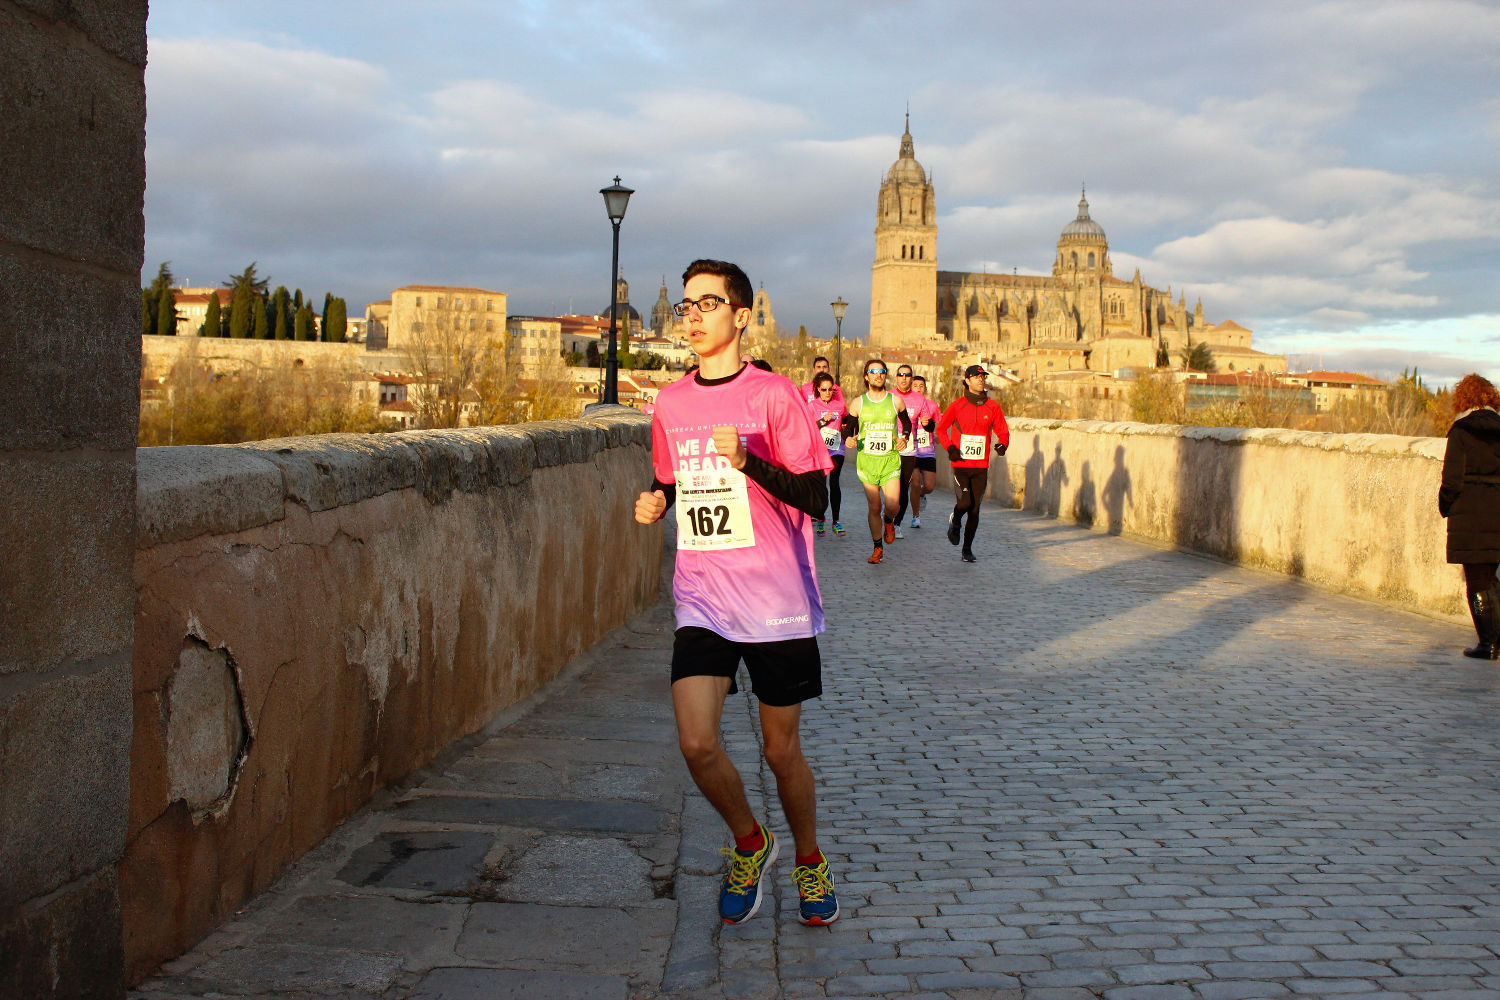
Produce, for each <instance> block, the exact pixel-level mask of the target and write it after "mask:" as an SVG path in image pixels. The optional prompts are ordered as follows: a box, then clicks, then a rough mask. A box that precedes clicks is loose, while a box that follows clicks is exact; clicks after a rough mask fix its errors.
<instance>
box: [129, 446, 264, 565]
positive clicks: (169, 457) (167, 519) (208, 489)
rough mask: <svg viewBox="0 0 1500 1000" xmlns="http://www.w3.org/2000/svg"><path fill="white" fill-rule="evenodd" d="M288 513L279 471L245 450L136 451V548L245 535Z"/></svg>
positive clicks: (262, 458) (159, 449) (164, 449)
mask: <svg viewBox="0 0 1500 1000" xmlns="http://www.w3.org/2000/svg"><path fill="white" fill-rule="evenodd" d="M285 511H286V501H285V488H284V486H283V485H282V478H281V470H280V469H279V468H277V466H276V463H274V462H271V461H269V460H267V459H266V458H265V457H264V456H263V455H259V454H256V453H254V452H250V451H247V450H246V449H243V448H221V447H218V446H196V445H182V446H178V447H176V448H142V449H141V450H140V451H138V452H136V525H137V527H138V529H139V537H138V539H137V544H139V545H141V546H143V547H145V546H151V545H159V544H161V543H163V542H177V541H182V540H183V539H187V538H196V537H198V536H199V535H206V534H223V533H226V532H233V531H243V530H244V529H246V528H254V527H259V526H260V525H263V524H270V523H272V522H273V521H279V520H281V518H282V517H283V515H284V514H285Z"/></svg>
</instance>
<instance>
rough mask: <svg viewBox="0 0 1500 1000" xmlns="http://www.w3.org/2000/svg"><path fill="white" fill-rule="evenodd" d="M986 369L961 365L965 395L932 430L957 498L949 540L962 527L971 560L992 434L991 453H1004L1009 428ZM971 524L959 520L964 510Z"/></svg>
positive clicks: (966, 555) (986, 482)
mask: <svg viewBox="0 0 1500 1000" xmlns="http://www.w3.org/2000/svg"><path fill="white" fill-rule="evenodd" d="M988 374H989V373H988V372H986V371H985V370H984V369H983V368H982V367H980V366H979V365H970V366H969V367H968V368H965V369H964V394H963V395H962V396H961V397H959V398H958V399H955V400H954V401H953V403H952V405H951V406H949V407H948V409H947V411H946V412H945V413H944V414H943V417H942V419H941V420H939V421H938V425H937V430H936V431H935V432H934V434H935V436H936V437H937V441H938V444H940V445H942V446H943V447H944V448H946V449H947V450H948V461H949V463H950V464H951V465H952V466H953V493H954V495H955V496H956V497H957V500H958V502H957V503H955V504H954V506H953V513H951V514H949V515H948V541H950V542H952V543H953V544H954V545H957V544H958V532H959V527H960V526H961V525H962V527H963V536H964V547H963V561H964V562H968V563H971V562H974V561H975V560H974V532H975V531H976V530H978V528H979V505H980V504H981V503H983V502H984V491H985V490H986V489H987V488H988V487H989V481H990V435H991V434H993V435H994V436H995V441H996V442H997V444H996V446H995V453H996V454H1000V455H1004V454H1005V449H1006V448H1007V447H1009V446H1010V428H1009V427H1008V426H1006V423H1005V414H1004V413H1003V412H1001V410H1000V404H999V403H997V402H995V401H994V400H993V399H991V398H990V397H989V395H988V392H987V389H986V386H985V384H984V380H985V377H986V376H987V375H988ZM965 514H968V515H969V523H968V524H963V519H964V515H965Z"/></svg>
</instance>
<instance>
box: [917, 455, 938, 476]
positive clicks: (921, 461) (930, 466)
mask: <svg viewBox="0 0 1500 1000" xmlns="http://www.w3.org/2000/svg"><path fill="white" fill-rule="evenodd" d="M917 468H918V469H921V470H922V471H923V472H936V471H937V456H936V455H918V456H917Z"/></svg>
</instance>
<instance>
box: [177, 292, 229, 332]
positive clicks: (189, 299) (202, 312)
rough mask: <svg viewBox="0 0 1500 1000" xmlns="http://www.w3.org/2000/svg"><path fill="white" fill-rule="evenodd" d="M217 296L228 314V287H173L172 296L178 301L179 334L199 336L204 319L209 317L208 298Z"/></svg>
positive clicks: (220, 306)
mask: <svg viewBox="0 0 1500 1000" xmlns="http://www.w3.org/2000/svg"><path fill="white" fill-rule="evenodd" d="M215 296H217V297H218V299H219V308H220V309H221V310H223V311H224V314H225V315H228V313H229V302H230V292H229V289H227V288H174V289H172V297H173V299H174V300H175V301H176V303H177V336H179V337H196V336H198V331H199V330H200V329H201V328H202V326H203V321H204V320H206V319H208V300H209V299H210V298H213V297H215ZM211 335H213V334H211Z"/></svg>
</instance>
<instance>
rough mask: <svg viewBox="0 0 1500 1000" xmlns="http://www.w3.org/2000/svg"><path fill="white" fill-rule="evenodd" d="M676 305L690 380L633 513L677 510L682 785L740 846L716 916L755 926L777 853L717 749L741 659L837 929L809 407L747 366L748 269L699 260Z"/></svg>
mask: <svg viewBox="0 0 1500 1000" xmlns="http://www.w3.org/2000/svg"><path fill="white" fill-rule="evenodd" d="M682 280H683V295H684V298H683V300H682V301H681V302H679V303H677V305H676V306H674V307H673V310H674V311H675V312H676V313H677V315H678V316H681V317H683V319H684V320H685V321H686V323H687V328H688V340H689V342H690V343H691V344H692V347H693V350H694V351H696V352H697V354H698V358H699V362H700V364H699V368H698V371H697V372H696V373H695V374H693V375H691V376H687V377H685V378H682V379H680V380H678V381H676V382H674V383H672V384H671V385H669V386H666V387H665V388H663V389H662V390H661V392H660V393H659V394H658V395H657V397H656V414H655V417H654V419H653V421H652V424H651V463H652V468H653V470H654V472H655V480H654V481H653V482H652V484H651V488H650V489H649V490H647V491H646V492H644V493H642V494H641V495H640V496H639V497H638V498H637V499H636V503H635V519H636V521H637V522H639V523H641V524H653V523H655V522H656V521H659V520H661V518H662V517H663V516H664V515H665V514H666V512H667V508H668V507H669V506H671V505H673V504H674V503H675V504H676V507H677V560H676V563H677V565H676V574H675V576H674V579H673V583H672V596H673V598H674V600H675V603H676V612H677V632H676V636H675V638H674V641H673V646H672V709H673V712H674V714H675V715H676V719H677V741H678V746H679V747H680V748H681V750H682V756H683V759H684V760H685V761H686V762H687V767H688V771H689V773H691V774H692V776H693V781H694V782H695V783H696V784H697V786H698V789H699V791H701V792H702V793H703V797H704V798H706V799H707V800H708V801H709V803H710V804H711V805H712V806H713V807H714V809H715V810H716V811H717V812H718V813H719V815H720V816H721V817H722V818H723V820H724V822H725V824H726V825H727V826H728V827H729V831H730V833H731V834H732V835H733V837H734V848H733V849H732V851H730V864H729V872H728V874H727V875H726V876H725V878H724V883H723V888H722V889H721V890H720V892H719V916H720V918H721V919H722V920H723V921H724V922H725V923H729V924H738V923H743V922H744V921H746V920H749V919H750V918H751V917H753V916H755V914H756V912H757V911H758V910H759V909H760V906H761V903H762V902H763V901H764V900H765V898H766V894H767V887H766V880H767V878H768V876H769V875H770V871H771V866H772V865H774V864H775V862H776V857H777V854H778V852H779V849H780V843H779V841H778V840H777V838H776V836H775V835H774V834H773V833H772V832H771V831H770V830H769V829H767V828H766V826H765V825H764V824H763V823H762V822H761V821H760V820H759V819H757V818H756V815H755V812H754V811H753V810H752V808H751V806H750V800H749V798H748V797H747V796H746V795H745V786H744V782H743V781H742V780H741V778H740V775H739V772H738V770H736V768H735V766H734V762H733V761H732V760H730V758H729V755H728V754H727V753H726V752H725V751H724V747H723V746H722V745H721V744H720V742H719V725H720V722H721V720H722V718H723V714H724V701H725V699H726V698H727V697H728V696H729V695H731V694H733V693H735V691H736V690H737V687H736V685H735V679H734V678H735V674H736V672H737V671H738V669H739V664H740V661H741V660H742V659H743V660H744V662H745V666H746V668H747V669H748V670H749V673H750V683H751V686H752V689H753V690H754V693H755V696H756V698H757V699H758V700H759V701H760V725H761V735H762V740H763V748H764V749H763V752H764V755H765V760H766V764H767V765H768V766H769V767H770V769H771V773H772V774H773V775H775V779H776V791H777V795H778V796H779V798H780V799H781V807H782V811H783V812H784V813H785V814H786V820H787V824H788V825H789V826H790V827H791V830H792V838H793V840H794V841H795V844H796V855H797V857H796V866H795V868H794V870H793V873H792V880H793V881H794V882H795V883H796V885H797V892H798V895H799V906H798V909H799V913H800V915H801V919H802V922H803V923H805V924H815V925H821V924H831V923H833V922H834V921H835V920H837V919H838V917H839V905H838V896H837V895H836V894H835V893H834V889H833V879H832V876H831V875H830V874H829V870H828V858H827V857H826V856H824V854H823V852H822V851H821V850H820V849H819V847H818V831H817V794H816V787H815V783H814V779H813V773H812V769H811V768H810V767H809V766H808V763H807V759H806V757H804V756H803V753H802V737H801V732H800V728H801V720H802V702H804V701H807V700H808V699H810V698H816V697H818V696H819V695H820V694H822V691H823V681H822V658H821V655H820V654H819V652H818V640H817V638H816V637H817V634H818V633H819V632H821V631H823V600H822V594H821V593H820V592H819V589H818V577H817V569H816V564H815V562H814V560H813V526H812V519H813V518H814V517H820V516H822V514H823V510H824V508H825V507H826V506H827V503H828V492H827V486H826V484H825V473H826V472H827V471H828V469H830V468H831V467H832V465H833V463H832V461H831V460H830V459H829V457H828V449H827V448H826V447H825V446H824V443H823V439H822V436H821V435H820V434H819V432H818V430H817V428H816V427H815V426H814V424H813V421H812V418H811V416H810V415H809V412H808V408H807V401H806V400H805V399H803V398H802V395H801V394H800V393H799V392H798V391H797V387H796V386H795V385H793V384H792V382H791V380H790V379H787V378H785V377H783V376H781V375H775V374H772V373H771V372H768V371H763V370H762V369H760V368H757V367H755V366H753V365H749V364H745V363H743V362H742V361H741V360H740V337H741V334H742V333H743V332H744V330H745V328H746V327H747V326H749V324H750V315H751V311H750V303H752V302H753V301H754V298H755V293H754V289H753V288H752V286H751V284H750V279H749V278H748V277H746V275H745V272H744V271H742V270H741V269H740V268H739V267H737V266H735V265H734V264H730V263H728V262H725V261H718V260H696V261H693V263H692V264H690V265H688V269H687V271H685V272H684V273H683V276H682Z"/></svg>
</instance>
